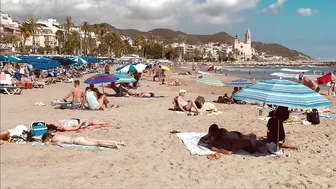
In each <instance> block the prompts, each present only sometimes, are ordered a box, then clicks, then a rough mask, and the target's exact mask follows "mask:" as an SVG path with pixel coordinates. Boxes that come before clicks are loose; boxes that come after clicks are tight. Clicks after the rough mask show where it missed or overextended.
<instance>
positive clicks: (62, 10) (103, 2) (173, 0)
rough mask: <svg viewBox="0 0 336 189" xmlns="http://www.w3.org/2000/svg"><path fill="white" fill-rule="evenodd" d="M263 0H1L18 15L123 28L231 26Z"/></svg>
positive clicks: (8, 11) (3, 7) (6, 8)
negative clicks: (68, 19) (243, 13)
mask: <svg viewBox="0 0 336 189" xmlns="http://www.w3.org/2000/svg"><path fill="white" fill-rule="evenodd" d="M259 1H260V0H202V1H200V0H1V8H2V11H3V12H5V13H8V14H10V15H11V16H12V17H14V18H19V19H24V18H27V17H30V16H36V17H38V18H48V17H52V18H56V19H58V20H60V21H63V20H64V19H65V17H66V16H72V18H73V21H74V22H76V23H77V24H79V23H81V22H83V21H88V22H89V23H100V22H107V23H109V24H111V25H113V26H116V27H120V28H136V29H141V30H149V29H153V28H156V27H165V28H173V29H178V28H179V27H181V26H183V27H185V28H186V26H187V27H188V28H193V27H194V26H198V27H199V26H202V25H223V26H228V25H231V24H234V23H239V22H243V21H244V17H243V16H242V14H241V13H242V12H243V11H245V10H249V9H253V8H255V7H256V6H257V4H258V3H259Z"/></svg>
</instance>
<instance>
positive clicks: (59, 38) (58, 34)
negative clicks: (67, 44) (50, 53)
mask: <svg viewBox="0 0 336 189" xmlns="http://www.w3.org/2000/svg"><path fill="white" fill-rule="evenodd" d="M56 39H57V41H58V54H62V52H61V50H62V48H63V43H64V32H63V31H62V30H57V31H56Z"/></svg>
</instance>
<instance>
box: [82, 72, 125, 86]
mask: <svg viewBox="0 0 336 189" xmlns="http://www.w3.org/2000/svg"><path fill="white" fill-rule="evenodd" d="M118 79H119V78H118V77H116V76H114V75H111V74H105V73H100V74H96V75H93V76H91V77H89V78H88V79H86V80H85V81H84V83H86V84H99V83H110V82H116V81H117V80H118Z"/></svg>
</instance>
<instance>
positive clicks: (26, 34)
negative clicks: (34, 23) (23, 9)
mask: <svg viewBox="0 0 336 189" xmlns="http://www.w3.org/2000/svg"><path fill="white" fill-rule="evenodd" d="M20 33H21V35H22V51H23V52H26V40H27V38H28V37H30V36H31V32H30V29H29V25H28V24H27V23H26V22H25V23H23V24H22V25H21V26H20Z"/></svg>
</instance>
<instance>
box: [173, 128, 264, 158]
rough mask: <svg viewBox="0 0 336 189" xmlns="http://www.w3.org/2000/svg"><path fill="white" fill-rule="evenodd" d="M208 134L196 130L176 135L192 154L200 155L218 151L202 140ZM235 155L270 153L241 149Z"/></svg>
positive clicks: (257, 155) (256, 155)
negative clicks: (252, 152) (214, 150)
mask: <svg viewBox="0 0 336 189" xmlns="http://www.w3.org/2000/svg"><path fill="white" fill-rule="evenodd" d="M204 135H206V133H195V132H185V133H177V134H176V136H177V137H178V138H179V139H180V140H182V142H183V144H184V145H185V146H186V147H187V149H188V151H189V152H190V154H191V155H199V156H207V155H210V154H215V153H216V152H213V151H211V150H210V149H209V148H207V147H206V146H207V145H206V144H205V143H203V142H201V141H200V139H201V138H202V137H203V136H204ZM234 155H249V156H255V157H259V156H269V155H271V154H269V153H265V154H262V153H255V154H250V153H248V152H246V151H243V150H239V151H237V152H235V153H234Z"/></svg>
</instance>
